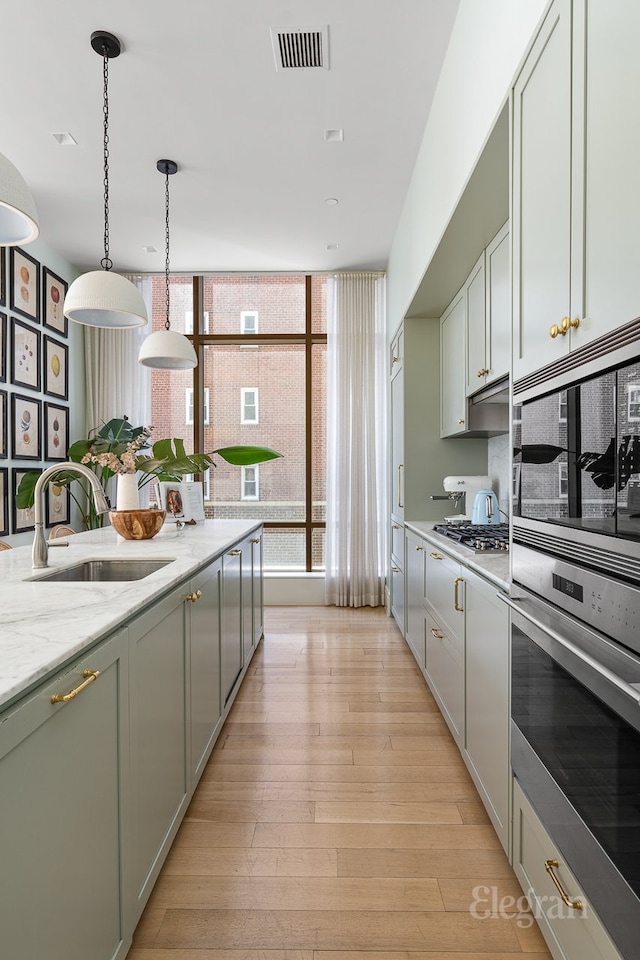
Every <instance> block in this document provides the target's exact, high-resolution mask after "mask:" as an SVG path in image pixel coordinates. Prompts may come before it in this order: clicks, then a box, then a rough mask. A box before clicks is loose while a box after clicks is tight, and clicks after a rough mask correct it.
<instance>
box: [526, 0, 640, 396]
mask: <svg viewBox="0 0 640 960" xmlns="http://www.w3.org/2000/svg"><path fill="white" fill-rule="evenodd" d="M639 44H640V5H638V4H637V3H636V2H635V0H611V2H608V3H606V4H604V3H602V2H601V0H573V2H572V0H554V2H553V3H552V4H551V6H550V8H549V11H548V13H547V16H546V17H545V20H544V22H543V25H542V27H541V30H540V32H539V34H538V36H537V37H536V39H535V41H534V44H533V46H532V48H531V51H530V53H529V55H528V57H527V59H526V61H525V63H524V66H523V68H522V70H521V72H520V74H519V75H518V77H517V79H516V82H515V86H514V102H513V265H514V266H513V330H514V335H513V376H514V380H518V379H519V378H520V377H523V376H525V375H526V374H529V373H531V372H532V371H534V370H536V369H538V368H539V367H541V366H544V365H545V364H547V363H549V362H551V361H554V360H557V359H560V358H561V357H562V356H563V355H564V354H566V353H568V352H569V351H570V350H572V349H575V348H576V347H580V346H583V345H585V344H586V343H588V342H589V341H591V340H593V339H595V338H596V337H599V336H602V335H603V334H606V333H608V332H609V331H610V330H613V329H615V328H616V327H618V326H621V325H622V324H624V323H626V322H628V321H629V320H632V319H635V318H636V317H637V316H638V315H639V314H640V284H639V283H638V268H637V265H638V263H639V262H640V235H639V234H638V231H637V227H636V225H637V223H638V219H639V218H640V172H639V171H638V167H637V161H636V160H634V158H637V156H638V151H639V149H640V128H639V127H638V124H637V123H634V122H633V117H634V116H635V115H636V113H637V91H638V88H639V85H640V62H639V61H638V57H637V50H638V45H639Z"/></svg>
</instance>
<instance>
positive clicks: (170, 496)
mask: <svg viewBox="0 0 640 960" xmlns="http://www.w3.org/2000/svg"><path fill="white" fill-rule="evenodd" d="M158 487H159V491H160V509H161V510H166V511H167V519H166V521H165V523H170V522H171V521H173V520H175V521H178V520H181V521H182V522H183V523H193V522H198V521H199V520H204V493H203V488H202V484H201V483H197V482H193V481H187V480H182V481H180V482H175V483H174V482H172V481H165V480H163V481H161V482H160V483H159V484H158Z"/></svg>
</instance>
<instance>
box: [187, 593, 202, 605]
mask: <svg viewBox="0 0 640 960" xmlns="http://www.w3.org/2000/svg"><path fill="white" fill-rule="evenodd" d="M201 596H202V591H201V590H196V592H195V593H188V594H187V596H186V597H185V600H190V601H191V603H195V602H196V600H199V599H200V597H201Z"/></svg>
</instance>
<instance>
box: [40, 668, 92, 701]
mask: <svg viewBox="0 0 640 960" xmlns="http://www.w3.org/2000/svg"><path fill="white" fill-rule="evenodd" d="M82 676H83V677H84V681H83V682H82V683H81V684H79V685H78V686H77V687H75V688H74V689H73V690H70V691H69V693H53V694H52V695H51V703H69V700H73V698H74V697H77V696H78V694H79V693H82V691H83V690H86V688H87V687H88V686H89V684H90V683H93V681H94V680H97V679H98V677H99V676H100V671H99V670H83V671H82Z"/></svg>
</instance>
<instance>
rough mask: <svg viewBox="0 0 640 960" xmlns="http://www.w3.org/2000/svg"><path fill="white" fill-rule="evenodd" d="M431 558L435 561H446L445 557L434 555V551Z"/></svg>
mask: <svg viewBox="0 0 640 960" xmlns="http://www.w3.org/2000/svg"><path fill="white" fill-rule="evenodd" d="M429 556H430V557H433V559H434V560H444V557H442V556H440V554H439V553H434V552H433V550H432V551H431V553H430V554H429Z"/></svg>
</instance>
